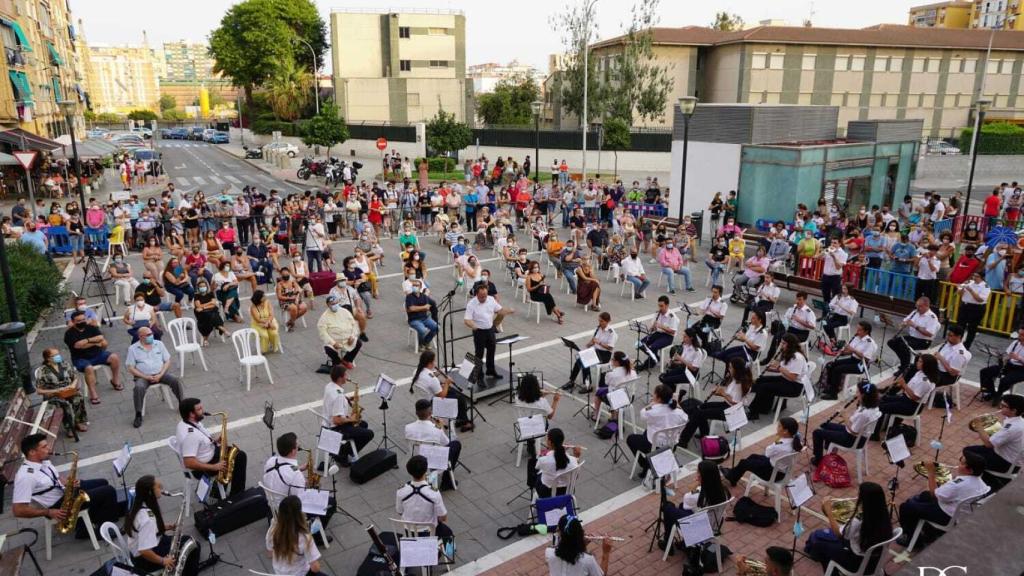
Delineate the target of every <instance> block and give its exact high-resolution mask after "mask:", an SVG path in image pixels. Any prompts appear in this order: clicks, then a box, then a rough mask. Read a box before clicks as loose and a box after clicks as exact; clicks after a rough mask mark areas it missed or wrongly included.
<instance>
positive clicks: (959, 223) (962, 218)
mask: <svg viewBox="0 0 1024 576" xmlns="http://www.w3.org/2000/svg"><path fill="white" fill-rule="evenodd" d="M970 222H975V223H977V224H978V231H979V232H981V233H982V234H984V233H986V232H988V218H986V217H985V216H971V215H966V214H961V215H959V216H957V217H956V218H954V219H953V241H954V242H959V241H960V237H961V235H962V234H963V232H964V230H965V229H966V228H967V224H968V223H970Z"/></svg>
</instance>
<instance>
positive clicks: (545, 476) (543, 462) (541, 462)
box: [537, 451, 579, 490]
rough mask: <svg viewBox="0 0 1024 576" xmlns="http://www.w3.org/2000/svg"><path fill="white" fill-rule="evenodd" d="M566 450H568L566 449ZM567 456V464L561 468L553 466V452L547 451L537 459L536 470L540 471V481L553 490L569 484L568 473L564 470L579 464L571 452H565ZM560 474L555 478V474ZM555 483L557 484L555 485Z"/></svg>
mask: <svg viewBox="0 0 1024 576" xmlns="http://www.w3.org/2000/svg"><path fill="white" fill-rule="evenodd" d="M567 452H568V451H567ZM566 456H568V457H569V464H567V465H566V466H565V468H562V469H561V470H559V469H557V468H555V466H557V464H556V463H555V453H554V452H548V453H547V454H545V455H543V456H541V457H540V458H538V459H537V472H540V483H541V484H543V485H545V486H547V487H548V488H551V489H552V490H554V489H555V488H565V487H567V486H569V475H568V474H566V472H568V471H570V470H572V469H574V468H576V466H578V465H579V460H577V459H576V457H575V456H573V455H572V454H568V453H566ZM559 474H561V475H562V476H561V477H560V478H558V479H557V480H556V479H555V477H556V476H558V475H559ZM556 484H557V486H556Z"/></svg>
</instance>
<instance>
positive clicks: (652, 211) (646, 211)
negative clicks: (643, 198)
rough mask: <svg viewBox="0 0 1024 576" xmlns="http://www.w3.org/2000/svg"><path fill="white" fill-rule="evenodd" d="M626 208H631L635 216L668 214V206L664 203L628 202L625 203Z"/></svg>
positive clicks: (662, 215)
mask: <svg viewBox="0 0 1024 576" xmlns="http://www.w3.org/2000/svg"><path fill="white" fill-rule="evenodd" d="M623 207H624V208H625V209H626V210H629V211H630V212H631V213H632V214H633V217H634V218H639V217H640V216H657V217H665V216H668V207H667V206H665V205H664V204H642V203H640V202H626V203H625V204H623Z"/></svg>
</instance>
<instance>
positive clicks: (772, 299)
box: [740, 272, 782, 324]
mask: <svg viewBox="0 0 1024 576" xmlns="http://www.w3.org/2000/svg"><path fill="white" fill-rule="evenodd" d="M781 293H782V290H781V289H780V288H779V287H778V285H777V284H775V274H774V273H773V272H765V273H764V282H762V283H761V285H760V286H758V287H757V293H756V294H754V298H753V299H752V300H751V301H750V302H749V303H748V304H747V305H746V306H745V307H744V308H743V319H742V320H740V324H746V323H747V318H748V317H749V316H750V313H751V312H752V311H754V310H760V311H761V312H764V313H765V314H766V315H767V314H768V311H770V310H774V309H775V303H776V302H777V301H778V300H779V294H781Z"/></svg>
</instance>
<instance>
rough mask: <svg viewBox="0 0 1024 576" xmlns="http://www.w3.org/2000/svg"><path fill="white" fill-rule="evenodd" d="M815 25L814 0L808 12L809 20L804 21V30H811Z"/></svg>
mask: <svg viewBox="0 0 1024 576" xmlns="http://www.w3.org/2000/svg"><path fill="white" fill-rule="evenodd" d="M813 25H814V0H811V3H810V6H809V7H808V10H807V19H806V20H804V28H810V27H811V26H813Z"/></svg>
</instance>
